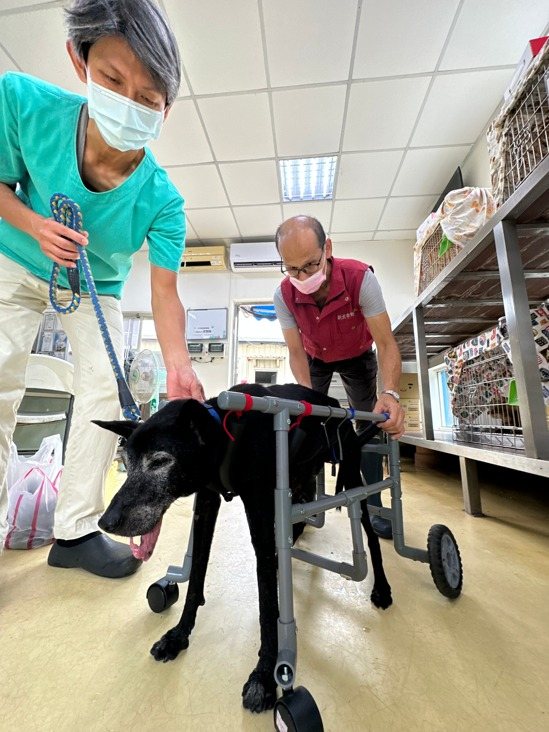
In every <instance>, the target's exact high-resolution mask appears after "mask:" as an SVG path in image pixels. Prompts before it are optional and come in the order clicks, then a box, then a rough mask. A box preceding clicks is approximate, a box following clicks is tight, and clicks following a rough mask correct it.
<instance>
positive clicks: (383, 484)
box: [147, 391, 463, 732]
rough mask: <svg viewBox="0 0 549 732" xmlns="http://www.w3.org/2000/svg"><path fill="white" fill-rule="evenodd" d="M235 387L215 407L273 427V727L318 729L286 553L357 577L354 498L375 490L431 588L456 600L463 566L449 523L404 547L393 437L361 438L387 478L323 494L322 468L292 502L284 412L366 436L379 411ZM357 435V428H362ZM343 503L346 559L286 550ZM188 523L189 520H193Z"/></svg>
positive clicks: (404, 551)
mask: <svg viewBox="0 0 549 732" xmlns="http://www.w3.org/2000/svg"><path fill="white" fill-rule="evenodd" d="M251 399H252V401H251V405H250V397H249V395H245V394H243V393H240V392H233V391H224V392H222V393H221V394H220V395H219V397H218V400H217V401H218V405H219V406H220V407H221V408H222V409H224V410H244V409H246V410H247V409H252V410H257V411H261V412H264V413H268V414H272V415H273V429H274V430H275V436H276V437H275V439H276V490H275V496H274V500H275V543H276V549H277V557H278V590H279V593H278V594H279V619H278V657H277V662H276V666H275V671H274V675H275V680H276V683H277V685H278V686H279V687H280V688H281V689H282V696H281V697H280V698H279V699H277V701H276V703H275V706H274V726H275V729H276V730H278V731H279V732H322V730H323V724H322V718H321V716H320V711H319V709H318V706H317V704H316V702H315V700H314V698H313V696H312V695H311V694H310V692H309V691H308V690H307V689H305V687H303V686H298V687H295V688H294V682H295V678H296V665H297V637H296V631H297V627H296V622H295V618H294V612H293V585H292V558H293V559H300V560H301V561H304V562H307V563H309V564H313V565H315V566H317V567H320V568H322V569H326V570H328V571H330V572H335V573H337V574H339V575H341V576H343V577H346V578H348V579H351V580H353V581H355V582H360V581H361V580H363V579H364V578H365V577H366V575H367V571H368V569H367V561H366V553H365V549H364V541H363V534H362V525H361V521H360V519H361V515H362V513H361V512H362V508H361V505H360V503H361V501H362V500H363V499H365V498H367V497H368V496H371V495H372V494H375V493H380V492H381V491H384V490H387V489H389V490H390V494H391V508H387V507H376V506H372V507H370V508H369V512H370V514H372V515H374V514H377V515H380V516H382V517H384V518H387V519H390V520H391V522H392V528H393V544H394V547H395V549H396V551H397V552H398V554H400V555H401V556H403V557H406V558H407V559H413V560H415V561H419V562H424V563H427V564H429V567H430V570H431V575H432V577H433V581H434V583H435V586H436V588H437V589H438V591H439V592H440V593H441V594H442V595H444V596H445V597H448V598H449V599H455V598H457V597H458V596H459V594H460V593H461V588H462V583H463V570H462V564H461V557H460V553H459V548H458V546H457V543H456V540H455V539H454V536H453V534H452V532H451V531H450V529H448V528H447V527H446V526H443V525H441V524H435V525H434V526H432V527H431V528H430V530H429V532H428V537H427V549H417V548H414V547H410V546H407V545H406V544H405V541H404V530H403V516H402V492H401V485H400V458H399V447H398V441H396V440H391V439H389V438H388V437H387V436H386V435H384V434H383V433H382V435H383V436H382V440H381V441H380V442H378V443H376V444H374V443H368V444H365V445H364V446H363V447H362V451H363V452H365V451H366V452H374V453H379V454H381V455H386V456H387V457H388V464H389V477H387V478H385V479H383V480H381V481H379V482H377V483H374V484H372V485H361V486H358V487H356V488H352V489H348V490H344V491H342V492H340V493H338V494H336V495H328V494H326V493H325V492H324V478H323V474H321V475H320V476H319V479H317V491H316V500H313V501H310V502H309V503H298V504H294V505H293V504H292V496H291V491H290V488H289V459H290V455H289V432H290V422H291V420H290V417H291V416H297V417H299V416H300V415H302V416H304V412H305V410H307V411H306V414H307V415H309V414H310V415H312V416H317V417H323V418H326V419H332V418H337V419H340V420H341V422H343V421H345V420H348V419H353V418H356V419H360V420H363V421H369V422H371V423H372V425H371V426H370V427H368V428H367V430H369V431H370V436H371V437H373V436H374V434H375V433H377V432H378V424H379V423H380V422H383V421H384V420H385V416H384V415H379V414H374V413H372V412H362V411H355V410H352V409H345V408H343V407H339V408H336V407H330V406H320V405H305V404H304V403H303V402H299V401H294V400H290V399H280V398H277V397H273V396H267V397H252V398H251ZM363 436H364V433H363ZM341 506H345V507H346V508H347V512H348V516H349V521H350V525H351V537H352V543H353V554H352V563H348V562H338V561H334V560H332V559H328V558H327V557H323V556H321V555H318V554H314V553H312V552H309V551H305V550H302V549H298V548H293V547H292V544H293V536H292V533H293V532H292V526H293V524H295V523H300V522H306V523H307V524H310V525H312V526H315V527H321V526H322V525H323V524H324V518H325V517H324V514H325V512H326V511H328V510H330V509H332V508H336V507H341ZM193 523H194V522H193ZM192 548H193V529H192V527H191V532H190V536H189V541H188V547H187V552H186V554H185V557H184V560H183V564H182V566H180V567H179V566H170V567H168V570H167V572H166V575H165V576H164V577H163V578H162V579H160V580H158V581H157V582H155V583H153V584H152V585H151V586H150V587H149V589H148V591H147V600H148V603H149V606H150V608H151V610H153V611H154V612H157V613H158V612H162V611H163V610H165V609H167V608H168V607H170V606H171V605H173V604H174V603H175V602H176V601H177V599H178V597H179V590H178V584H179V583H181V582H186V581H187V580H188V579H189V575H190V570H191V564H192Z"/></svg>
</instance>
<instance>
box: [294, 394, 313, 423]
mask: <svg viewBox="0 0 549 732" xmlns="http://www.w3.org/2000/svg"><path fill="white" fill-rule="evenodd" d="M300 404H303V407H304V409H303V412H302V413H301V414H300V415H298V417H297V419H296V421H295V422H294V423H293V425H292V426H291V427H290V430H293V429H294V427H299V425H300V424H301V420H302V419H303V418H304V417H309V416H310V415H311V414H312V413H313V405H312V404H311V403H310V402H306V401H304V400H303V399H301V400H300Z"/></svg>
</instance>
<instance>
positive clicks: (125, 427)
mask: <svg viewBox="0 0 549 732" xmlns="http://www.w3.org/2000/svg"><path fill="white" fill-rule="evenodd" d="M92 422H93V423H94V424H96V425H97V426H98V427H103V429H105V430H110V431H111V432H115V433H116V434H117V435H120V436H121V437H124V438H125V439H126V440H127V439H128V437H129V436H130V435H131V434H132V432H133V431H134V430H135V429H136V428H137V427H139V423H138V422H132V421H131V420H128V419H122V420H113V421H112V422H104V421H103V420H101V419H92Z"/></svg>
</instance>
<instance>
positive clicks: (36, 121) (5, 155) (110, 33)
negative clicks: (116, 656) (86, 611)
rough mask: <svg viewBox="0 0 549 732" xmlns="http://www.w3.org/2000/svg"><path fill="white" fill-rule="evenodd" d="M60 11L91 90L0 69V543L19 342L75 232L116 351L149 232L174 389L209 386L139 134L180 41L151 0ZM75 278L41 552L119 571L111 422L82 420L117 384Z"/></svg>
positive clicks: (169, 75)
mask: <svg viewBox="0 0 549 732" xmlns="http://www.w3.org/2000/svg"><path fill="white" fill-rule="evenodd" d="M65 15H66V24H67V28H68V41H67V50H68V53H69V57H70V59H71V61H72V64H73V66H74V68H75V71H76V74H77V76H78V78H79V79H80V81H81V82H82V84H84V85H85V86H86V91H87V94H86V96H85V97H84V96H79V95H77V94H73V93H71V92H68V91H66V90H64V89H61V88H59V87H57V86H55V85H53V84H49V83H47V82H45V81H41V80H39V79H36V78H33V77H31V76H28V75H25V74H21V73H13V72H9V73H6V74H4V75H3V76H1V77H0V541H1V544H0V546H1V545H2V544H3V540H4V536H5V534H6V531H7V521H6V514H7V507H8V499H7V487H6V469H7V462H8V456H9V446H10V442H11V438H12V434H13V430H14V428H15V422H16V411H17V408H18V406H19V403H20V401H21V398H22V396H23V393H24V389H25V369H26V365H27V360H28V355H29V353H30V351H31V348H32V344H33V342H34V339H35V336H36V332H37V329H38V326H39V323H40V319H41V316H42V313H43V311H44V309H45V308H46V306H47V305H48V282H49V278H50V274H51V269H52V265H53V262H58V263H59V264H60V265H61V267H62V270H61V274H60V277H59V285H60V287H61V288H68V281H67V277H66V270H65V268H67V267H69V268H72V267H75V266H76V260H77V258H78V252H77V248H76V246H75V243H76V244H79V245H82V246H85V247H86V252H87V255H88V258H89V262H90V265H91V269H92V273H93V276H94V279H95V283H96V287H97V291H98V293H99V295H100V302H101V305H102V308H103V311H104V313H105V318H106V320H107V323H108V326H109V330H110V333H111V336H112V339H113V343H114V345H115V348H116V350H117V354H118V358H119V359H120V358H121V357H122V353H123V326H122V314H121V309H120V298H121V295H122V291H123V287H124V283H125V281H126V279H127V278H128V275H129V272H130V268H131V263H132V255H133V254H134V253H135V252H137V251H138V250H139V249H140V248H141V246H142V245H143V244H144V242H145V241H146V242H147V244H148V256H149V262H150V281H151V291H152V302H151V305H152V313H153V317H154V322H155V326H156V332H157V337H158V340H159V343H160V346H161V349H162V354H163V358H164V362H165V366H166V369H167V390H168V397H169V398H170V399H173V398H178V397H193V398H196V399H199V400H203V399H204V392H203V389H202V385H201V383H200V381H199V380H198V378H197V376H196V374H195V373H194V371H193V369H192V366H191V361H190V357H189V353H188V350H187V346H186V340H185V311H184V308H183V305H182V303H181V301H180V299H179V295H178V291H177V278H178V272H179V268H180V264H181V257H182V253H183V248H184V243H185V215H184V201H183V198H182V197H181V195H180V193H179V191H178V190H177V189H176V187H175V186H174V185H173V183H172V182H171V181H170V179H169V178H168V175H167V174H166V172H165V171H164V170H163V169H162V168H161V167H160V166H159V165H158V163H157V161H156V160H155V158H154V156H153V154H152V153H151V151H150V150H149V149H148V148H147V143H148V142H149V141H150V140H152V139H156V138H158V136H159V134H160V131H161V128H162V124H163V122H164V120H165V118H166V116H167V114H168V112H169V109H170V107H171V105H172V104H173V102H174V100H175V98H176V96H177V93H178V89H179V84H180V79H181V64H180V57H179V51H178V48H177V42H176V40H175V37H174V35H173V33H172V31H171V29H170V27H169V25H168V23H167V21H166V19H165V17H164V15H163V14H162V12H161V11H160V9H159V8H158V5H157V4H156V3H155V2H154V1H153V0H74V1H73V2H72V4H71V5H70V7H69V8H68V9H67V10H66V11H65ZM58 192H61V193H63V194H65V195H67V196H68V197H69V198H72V199H73V200H75V201H76V202H77V203H78V204H79V205H80V207H81V210H82V215H83V227H84V230H83V231H82V233H76V232H74V231H72V230H70V229H67V228H66V227H64V226H63V225H62V224H60V223H57V222H56V221H54V219H53V218H52V216H51V212H50V208H49V201H50V197H51V196H52V195H53V194H55V193H58ZM82 290H83V293H84V296H83V298H82V303H81V305H80V307H79V309H78V310H77V311H76V312H75V313H73V314H71V315H64V316H60V317H61V319H62V324H63V328H64V329H65V331H66V333H67V335H68V337H69V341H70V344H71V347H72V352H73V359H74V364H75V372H74V374H75V378H74V391H75V403H74V410H73V418H72V425H71V430H70V435H69V441H68V445H67V452H66V458H65V466H64V471H63V476H62V480H61V488H60V492H59V498H58V504H57V508H56V515H55V526H54V534H55V537H56V541H55V543H54V544H53V546H52V548H51V549H50V551H49V555H48V564H49V565H51V566H54V567H75V568H81V569H84V570H87V571H89V572H92V573H94V574H97V575H101V576H106V577H122V576H126V575H128V574H131V573H133V572H135V571H136V569H137V568H138V566H139V564H140V561H139V560H138V559H136V558H135V557H134V556H133V555H132V553H131V550H130V548H129V547H128V546H127V545H126V544H123V543H119V542H115V541H113V540H112V539H110V538H109V537H107V536H106V535H104V534H102V533H101V532H100V531H98V528H97V521H98V519H99V517H100V516H101V513H102V511H103V487H104V479H105V476H106V473H107V470H108V468H109V466H110V465H111V463H112V459H113V456H114V451H115V448H116V442H115V439H116V438H111V437H109V433H107V432H106V431H105V430H101V429H99V428H98V427H96V426H95V425H93V424H92V423H91V420H92V419H116V418H117V417H118V416H119V405H118V396H117V390H116V383H115V379H114V375H113V373H112V369H111V365H110V362H109V359H108V357H107V354H106V351H105V347H104V345H103V342H102V340H101V336H100V332H99V328H98V325H97V321H96V318H95V315H94V312H93V307H92V305H91V302H90V299H89V296H86V286H85V283H84V282H83V283H82ZM69 294H70V293H69ZM113 440H114V441H113Z"/></svg>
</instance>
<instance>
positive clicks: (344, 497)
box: [292, 478, 393, 524]
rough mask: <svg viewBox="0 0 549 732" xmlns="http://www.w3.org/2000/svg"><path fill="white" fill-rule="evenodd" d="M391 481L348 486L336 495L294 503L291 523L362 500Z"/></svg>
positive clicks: (377, 491)
mask: <svg viewBox="0 0 549 732" xmlns="http://www.w3.org/2000/svg"><path fill="white" fill-rule="evenodd" d="M392 483H393V480H392V479H391V478H385V480H381V481H379V483H372V485H361V486H359V487H358V488H349V489H348V490H345V491H342V492H341V493H338V494H337V495H336V496H324V497H323V498H321V499H319V500H318V501H309V502H308V503H294V504H293V506H292V523H293V524H297V523H299V522H300V521H303V520H304V519H305V518H307V517H308V516H314V515H315V514H316V513H320V512H321V511H329V510H330V509H331V508H337V507H338V506H350V505H351V504H353V503H355V502H356V501H362V499H364V498H367V497H368V496H370V495H372V493H379V492H380V490H383V489H384V488H390V487H391V485H392Z"/></svg>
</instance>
